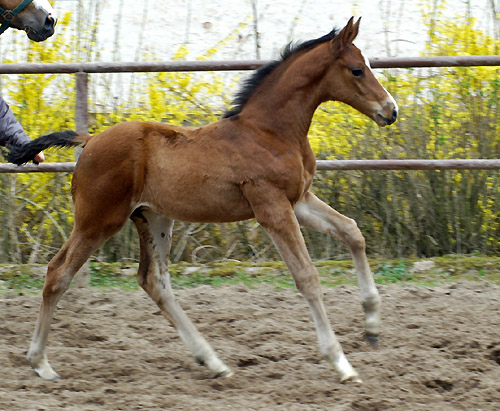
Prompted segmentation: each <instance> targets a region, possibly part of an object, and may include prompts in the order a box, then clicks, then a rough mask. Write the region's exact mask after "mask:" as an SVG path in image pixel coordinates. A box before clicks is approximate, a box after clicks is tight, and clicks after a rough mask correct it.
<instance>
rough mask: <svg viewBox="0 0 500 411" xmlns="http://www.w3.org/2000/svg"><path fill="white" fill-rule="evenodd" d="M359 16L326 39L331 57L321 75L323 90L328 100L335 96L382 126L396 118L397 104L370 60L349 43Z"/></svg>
mask: <svg viewBox="0 0 500 411" xmlns="http://www.w3.org/2000/svg"><path fill="white" fill-rule="evenodd" d="M360 21H361V19H359V20H358V21H357V22H356V23H353V18H352V17H351V19H350V20H349V22H348V23H347V25H346V26H345V27H344V28H343V29H342V30H341V31H340V32H339V33H338V34H337V35H336V36H335V37H334V38H333V39H332V40H330V42H329V47H330V53H331V54H332V56H333V58H334V62H333V64H332V65H331V66H330V67H329V69H328V72H327V74H326V75H325V77H324V83H323V85H324V87H325V89H324V92H325V93H326V94H327V99H329V100H339V101H342V102H344V103H346V104H349V105H350V106H352V107H354V108H355V109H356V110H358V111H360V112H361V113H363V114H365V115H366V116H368V117H370V118H371V119H373V120H374V121H375V122H376V123H377V124H378V125H379V126H381V127H384V126H387V125H390V124H392V123H394V122H395V121H396V118H397V116H398V106H397V104H396V101H395V100H394V98H393V97H392V96H391V95H390V94H389V93H388V92H387V90H386V89H385V88H384V87H383V86H382V85H381V84H380V83H379V82H378V81H377V79H376V78H375V76H374V75H373V73H372V71H371V67H370V63H369V61H368V59H367V58H365V57H364V56H363V54H362V53H361V51H360V50H359V49H358V48H357V47H356V46H355V45H354V44H352V42H353V40H354V39H355V38H356V36H357V34H358V30H359V23H360Z"/></svg>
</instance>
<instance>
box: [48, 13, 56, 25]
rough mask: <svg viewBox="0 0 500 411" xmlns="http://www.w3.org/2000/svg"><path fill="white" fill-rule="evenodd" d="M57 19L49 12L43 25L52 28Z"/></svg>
mask: <svg viewBox="0 0 500 411" xmlns="http://www.w3.org/2000/svg"><path fill="white" fill-rule="evenodd" d="M56 22H57V19H56V18H55V17H52V15H51V14H49V15H48V16H47V18H46V19H45V27H48V28H52V27H54V26H55V25H56Z"/></svg>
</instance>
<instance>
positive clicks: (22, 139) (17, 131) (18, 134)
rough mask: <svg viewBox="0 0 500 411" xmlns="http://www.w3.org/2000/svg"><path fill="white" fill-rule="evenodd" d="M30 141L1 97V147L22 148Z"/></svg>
mask: <svg viewBox="0 0 500 411" xmlns="http://www.w3.org/2000/svg"><path fill="white" fill-rule="evenodd" d="M30 141H31V140H30V138H29V137H28V135H27V134H26V132H25V131H24V129H23V126H22V125H21V123H20V122H19V121H18V120H17V119H16V117H15V116H14V113H13V112H12V110H11V109H10V107H9V105H8V104H7V103H6V102H5V100H4V99H3V98H2V96H1V95H0V145H2V146H6V145H7V144H11V145H14V146H21V145H23V144H25V143H28V142H30Z"/></svg>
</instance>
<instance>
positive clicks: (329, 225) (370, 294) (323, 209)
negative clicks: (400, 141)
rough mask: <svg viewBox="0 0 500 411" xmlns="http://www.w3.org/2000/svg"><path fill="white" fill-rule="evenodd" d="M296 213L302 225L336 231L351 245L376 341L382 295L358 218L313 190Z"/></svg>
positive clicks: (368, 326)
mask: <svg viewBox="0 0 500 411" xmlns="http://www.w3.org/2000/svg"><path fill="white" fill-rule="evenodd" d="M295 215H296V216H297V219H298V220H299V223H300V224H301V225H302V226H304V227H307V228H310V229H312V230H314V231H319V232H322V233H326V234H330V235H334V236H336V237H338V238H339V239H340V241H342V242H343V243H344V244H345V245H346V246H347V247H349V250H350V251H351V254H352V257H353V260H354V266H355V268H356V273H357V276H358V283H359V288H360V290H361V302H362V304H363V309H364V311H365V331H366V339H367V340H368V341H369V342H370V343H372V344H373V345H376V344H377V342H378V336H379V334H380V296H379V294H378V291H377V287H376V286H375V282H374V281H373V275H372V272H371V270H370V265H369V264H368V259H367V258H366V252H365V239H364V237H363V235H362V234H361V231H360V230H359V228H358V226H357V224H356V222H355V221H354V220H353V219H351V218H348V217H346V216H344V215H342V214H340V213H339V212H337V211H335V210H334V209H333V208H331V207H330V206H328V205H327V204H325V203H324V202H323V201H321V200H320V199H319V198H317V197H316V196H315V195H314V194H311V193H309V192H308V193H306V195H305V196H304V197H303V198H302V200H301V201H300V202H299V203H297V205H296V206H295Z"/></svg>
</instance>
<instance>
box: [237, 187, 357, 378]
mask: <svg viewBox="0 0 500 411" xmlns="http://www.w3.org/2000/svg"><path fill="white" fill-rule="evenodd" d="M245 194H246V198H247V199H248V200H249V202H250V204H251V205H252V209H253V211H254V213H255V217H256V219H257V221H258V222H259V223H260V224H261V225H262V227H264V229H265V230H266V231H267V233H268V234H269V235H270V237H271V238H272V240H273V241H274V244H275V245H276V248H277V249H278V251H279V253H280V255H281V257H282V258H283V260H284V261H285V263H286V265H287V267H288V269H289V270H290V272H291V274H292V277H293V279H294V281H295V284H296V286H297V288H298V290H299V291H300V292H301V294H302V295H303V296H304V297H305V298H306V300H307V302H308V303H309V307H310V308H311V311H312V316H313V319H314V324H315V326H316V331H317V333H318V340H319V346H320V350H321V353H322V354H323V357H324V358H325V359H326V360H327V361H328V362H330V363H331V364H332V365H333V367H334V368H335V370H336V371H337V373H338V374H339V376H340V380H341V381H354V382H361V379H360V378H359V376H358V373H357V372H356V371H355V370H354V368H353V367H352V366H351V364H350V363H349V361H348V360H347V358H346V356H345V354H344V352H343V350H342V347H341V345H340V343H339V341H338V340H337V337H336V336H335V333H334V332H333V330H332V327H331V325H330V322H329V320H328V318H327V315H326V310H325V307H324V305H323V292H322V289H321V285H320V281H319V276H318V273H317V271H316V268H315V267H314V265H313V263H312V261H311V258H310V256H309V253H308V251H307V248H306V245H305V242H304V238H303V237H302V233H301V232H300V227H299V224H298V222H297V219H296V217H295V215H294V212H293V209H292V207H291V204H290V202H289V201H288V200H287V199H286V198H283V197H282V196H281V193H276V194H275V193H273V192H271V191H269V190H263V191H261V192H258V193H255V191H254V190H253V189H250V188H247V191H246V193H245ZM273 194H275V195H273Z"/></svg>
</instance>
